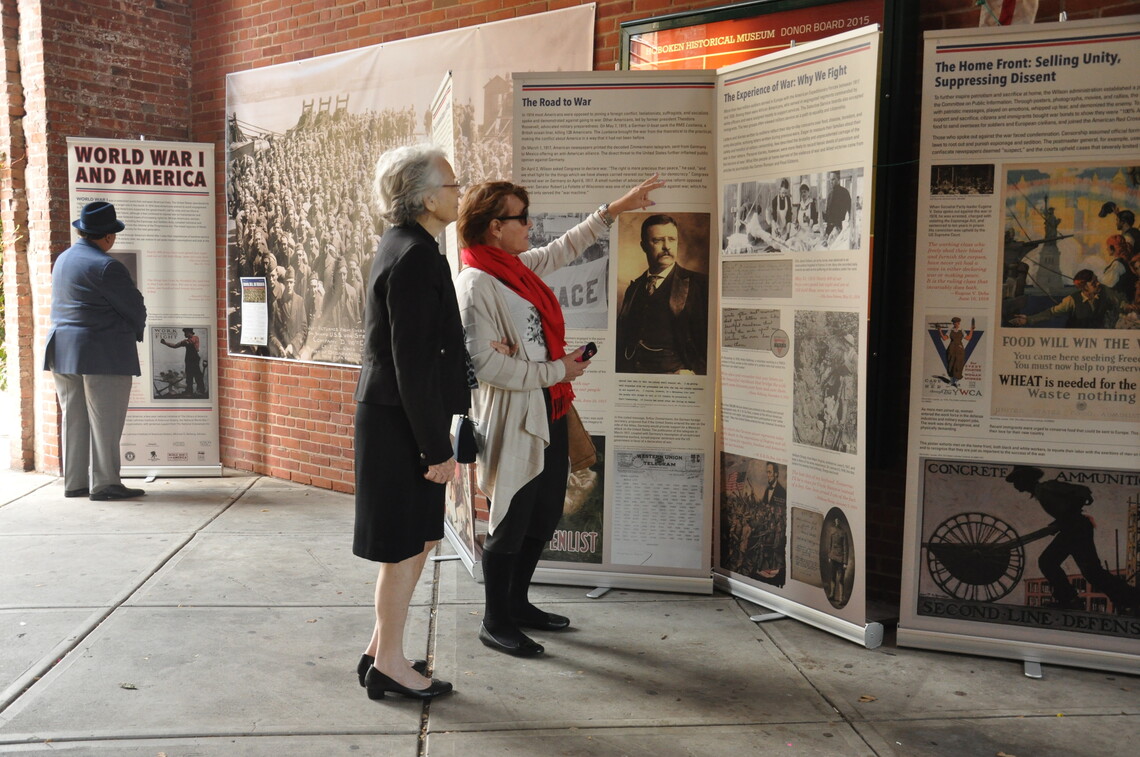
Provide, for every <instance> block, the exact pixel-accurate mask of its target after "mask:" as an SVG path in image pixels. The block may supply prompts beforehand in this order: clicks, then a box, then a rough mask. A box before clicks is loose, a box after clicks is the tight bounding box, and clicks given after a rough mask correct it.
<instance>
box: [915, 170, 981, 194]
mask: <svg viewBox="0 0 1140 757" xmlns="http://www.w3.org/2000/svg"><path fill="white" fill-rule="evenodd" d="M993 193H994V164H993V163H971V164H967V165H950V166H931V167H930V194H932V195H992V194H993Z"/></svg>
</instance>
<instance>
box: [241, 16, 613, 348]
mask: <svg viewBox="0 0 1140 757" xmlns="http://www.w3.org/2000/svg"><path fill="white" fill-rule="evenodd" d="M547 23H549V22H547ZM559 31H560V34H558V35H552V34H550V33H549V32H550V30H549V29H548V28H546V27H545V26H544V24H543V21H542V20H540V19H535V18H519V19H510V20H509V21H505V22H501V23H498V24H488V25H484V26H482V27H479V29H478V33H477V34H476V32H475V30H472V29H469V30H456V31H455V32H449V33H445V34H442V35H435V37H436V39H435V40H433V41H431V42H426V41H425V40H423V39H409V40H403V41H401V42H396V43H389V44H385V45H376V46H373V47H368V48H362V49H360V50H355V51H351V52H348V53H341V54H337V55H329V56H322V58H321V59H320V61H301V62H298V63H294V64H289V65H282V66H270V67H267V68H264V69H260V70H254V71H243V72H239V73H236V74H230V75H229V76H228V77H227V91H226V119H227V120H226V131H225V134H226V174H227V187H226V212H227V215H228V222H227V226H228V239H227V249H228V252H227V282H228V283H227V298H228V303H229V320H230V333H229V339H228V345H229V351H230V352H231V353H238V354H249V355H258V356H263V357H272V358H281V359H288V360H292V359H297V360H303V361H309V362H319V363H333V364H344V365H359V363H360V345H361V340H362V338H363V321H362V318H363V302H364V297H365V288H366V285H367V282H368V276H369V271H370V268H371V262H372V258H373V256H374V254H375V252H376V244H377V240H378V239H379V237H380V235H381V234H382V233H383V231H384V227H383V223H382V222H381V221H380V218H379V214H378V212H377V209H376V208H375V206H374V202H373V194H372V182H373V175H374V169H375V165H376V160H377V158H378V157H379V156H380V154H381V153H383V152H384V151H385V150H388V149H390V148H392V147H397V146H400V145H406V144H413V143H417V142H427V141H430V140H431V136H432V133H433V129H432V123H431V113H430V105H431V98H432V95H433V93H434V92H436V90H437V89H438V87H439V84H440V82H441V81H442V80H443V78H444V76H445V75H447V73H448V71H449V70H450V71H453V72H454V73H453V85H454V90H455V95H454V107H453V111H452V112H453V116H454V118H455V129H454V136H455V153H456V154H455V166H456V167H457V170H458V169H459V168H460V167H462V170H461V171H460V173H461V174H462V175H461V176H459V177H457V178H458V179H459V180H460V181H461V182H462V183H463V184H465V185H471V184H474V183H477V182H479V181H483V180H490V179H505V180H510V179H511V178H512V166H511V128H512V126H511V125H512V113H511V109H512V97H511V96H512V92H513V85H512V82H511V74H510V72H512V71H525V70H527V69H529V68H533V67H535V66H536V65H538V66H541V67H543V68H547V67H553V68H557V69H564V70H579V69H581V68H584V67H588V66H589V62H590V60H589V57H588V53H589V51H590V49H591V48H590V45H589V38H590V34H591V33H592V26H588V25H584V24H583V25H581V28H579V25H573V24H571V25H568V26H566V27H564V28H561V29H560V30H559ZM447 35H452V36H454V37H455V40H454V42H453V43H452V44H447V40H446V39H445V37H446V36H447ZM554 37H557V39H554ZM464 41H466V42H465V43H464ZM583 51H585V53H586V55H585V56H584V54H583ZM539 61H541V63H539ZM379 72H383V73H382V74H381V73H379ZM290 275H291V276H292V279H293V282H292V293H291V294H289V293H287V287H288V286H289V283H288V279H289V277H290ZM242 277H264V278H265V279H266V282H267V286H268V291H267V300H268V302H267V317H268V320H269V323H268V337H269V338H268V339H267V340H266V342H267V343H266V344H249V343H245V344H243V343H242V340H241V338H240V337H241V320H242V312H241V286H240V281H241V278H242ZM282 297H285V298H286V299H287V300H289V304H288V305H287V306H285V307H284V308H282V307H279V305H278V300H279V299H280V298H282ZM279 318H280V319H282V320H284V321H286V323H285V324H283V325H279V324H278V323H277V320H278V319H279ZM247 342H248V340H247Z"/></svg>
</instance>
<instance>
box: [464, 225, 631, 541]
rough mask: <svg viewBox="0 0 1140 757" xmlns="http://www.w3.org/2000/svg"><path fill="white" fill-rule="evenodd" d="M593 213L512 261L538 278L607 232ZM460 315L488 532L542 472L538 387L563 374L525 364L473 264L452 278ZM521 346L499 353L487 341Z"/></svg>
mask: <svg viewBox="0 0 1140 757" xmlns="http://www.w3.org/2000/svg"><path fill="white" fill-rule="evenodd" d="M608 230H609V227H607V226H606V224H605V223H604V222H603V221H602V219H601V217H600V216H599V215H598V214H597V213H591V214H590V216H589V217H588V218H586V220H584V221H582V223H580V224H578V225H577V226H575V227H574V228H572V229H570V230H569V231H567V232H566V233H565V234H563V235H562V236H560V237H559V238H558V239H556V240H554V241H553V242H551V243H550V244H548V245H547V246H545V247H538V248H535V249H533V250H527V251H526V252H524V253H521V254H520V255H519V256H518V257H519V260H520V261H521V262H522V263H523V264H524V265H525V266H526V267H528V268H530V269H531V270H532V271H534V272H535V273H537V274H538V275H539V276H545V275H546V274H548V273H550V272H552V271H556V270H558V269H559V268H561V267H562V266H564V265H566V264H567V263H569V262H571V261H573V260H574V259H576V258H577V257H578V256H579V255H581V254H582V253H583V252H585V251H586V248H587V247H589V246H590V245H592V244H593V243H594V242H596V241H597V240H598V238H599V237H601V236H603V235H604V234H606V233H607V232H608ZM455 290H456V295H457V296H458V297H459V315H460V318H461V319H462V320H463V330H464V332H465V335H466V339H467V351H468V352H469V353H470V354H471V362H472V363H474V365H475V375H476V376H477V377H478V378H479V388H478V389H476V390H474V391H473V392H472V393H471V407H472V417H473V418H474V419H475V421H476V423H477V425H476V427H475V436H476V439H477V440H478V442H479V453H478V455H477V456H476V460H475V471H476V476H477V480H478V483H479V488H480V489H481V490H482V491H483V493H484V494H486V495H487V497H488V498H489V499H490V500H491V522H490V524H489V531H490V532H491V533H494V531H495V528H496V527H497V526H498V525H499V524H500V523H502V521H503V518H504V517H505V516H506V514H507V508H508V506H509V505H510V504H511V500H512V499H513V498H514V496H515V493H516V492H518V490H519V489H521V488H522V487H523V486H524V485H525V484H526V483H527V482H528V481H530V480H531V479H533V478H534V477H535V476H537V475H538V474H539V473H541V472H542V467H543V451H544V450H545V449H546V446H547V445H548V444H549V443H550V424H549V423H548V421H547V418H546V403H545V401H544V400H543V398H542V390H543V388H545V387H548V386H554V385H555V384H557V383H559V382H560V381H562V379H563V378H565V376H566V367H565V366H564V365H563V364H562V361H561V360H552V361H544V362H531V361H529V360H528V359H527V357H526V351H525V350H524V349H521V343H522V342H521V336H520V335H519V333H518V330H517V329H516V328H515V324H514V322H513V321H512V320H511V315H510V311H509V310H508V309H507V304H506V302H505V301H504V300H503V297H502V295H501V294H500V293H499V291H498V284H497V281H496V279H495V278H494V277H493V276H491V274H489V273H486V272H484V271H481V270H479V269H477V268H464V269H463V270H462V271H460V272H459V275H458V276H457V277H456V279H455ZM492 341H496V342H501V341H507V342H509V343H511V344H517V345H520V349H519V350H518V352H517V353H516V354H515V355H513V356H509V355H504V354H502V353H500V352H497V351H495V350H494V349H493V348H492V347H491V342H492Z"/></svg>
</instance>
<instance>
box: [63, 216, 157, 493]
mask: <svg viewBox="0 0 1140 757" xmlns="http://www.w3.org/2000/svg"><path fill="white" fill-rule="evenodd" d="M71 225H72V226H74V227H75V228H76V229H78V231H79V236H80V240H79V241H78V242H76V243H75V244H73V245H72V246H71V247H69V248H68V249H66V250H64V251H63V253H62V254H61V255H60V256H59V257H58V258H57V259H56V261H55V265H54V267H53V268H52V294H51V331H50V332H49V333H48V338H47V349H46V350H45V353H44V369H45V370H50V371H51V372H52V374H53V375H54V377H55V388H56V394H58V396H59V404H60V408H61V409H62V410H63V485H64V496H67V497H87V496H90V498H91V499H93V500H97V501H103V500H112V499H130V498H132V497H140V496H142V495H143V494H145V493H146V492H144V491H143V490H142V489H128V488H127V487H125V486H123V483H122V479H121V478H120V477H119V465H120V456H119V440H120V438H121V437H122V435H123V425H124V424H125V423H126V419H127V406H128V404H129V400H130V394H131V377H132V376H138V375H139V373H140V371H139V355H138V348H137V347H136V346H135V343H136V342H141V341H142V339H143V327H144V326H145V325H146V306H145V305H144V304H143V296H142V293H141V292H139V290H138V287H136V286H135V283H134V282H133V281H132V280H131V275H130V273H129V272H128V271H127V267H126V266H125V265H123V264H122V263H121V262H119V261H118V260H115V259H114V258H113V257H111V256H110V255H108V254H107V251H108V250H110V249H111V247H112V246H114V244H115V235H116V234H117V233H118V232H120V231H122V230H123V229H124V228H126V225H125V224H124V223H123V222H122V221H120V220H119V219H118V218H117V217H116V214H115V206H114V205H112V204H111V203H109V202H91V203H88V204H87V205H85V206H84V207H83V211H82V212H81V214H80V216H79V219H78V220H76V221H73V222H72V224H71ZM88 466H90V478H89V477H88Z"/></svg>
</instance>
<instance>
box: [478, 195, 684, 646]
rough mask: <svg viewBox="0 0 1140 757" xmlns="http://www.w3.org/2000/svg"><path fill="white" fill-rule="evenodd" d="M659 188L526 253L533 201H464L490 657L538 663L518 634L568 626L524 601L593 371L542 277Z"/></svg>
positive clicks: (562, 494)
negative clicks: (577, 408) (569, 341)
mask: <svg viewBox="0 0 1140 757" xmlns="http://www.w3.org/2000/svg"><path fill="white" fill-rule="evenodd" d="M664 184H665V183H664V182H663V181H660V180H658V178H657V176H656V175H654V176H652V177H651V178H649V179H647V180H646V181H644V182H642V183H641V184H639V185H638V186H636V187H634V188H633V189H631V190H630V191H629V192H627V193H626V194H625V195H623V196H622V197H621V199H619V200H617V201H615V202H612V203H609V204H607V205H603V206H602V207H600V208H599V209H598V210H597V211H596V212H594V213H591V214H590V215H589V216H588V217H587V218H586V220H584V221H582V223H580V224H578V225H577V226H575V227H574V228H572V229H570V230H569V231H567V232H566V233H565V234H563V235H562V236H561V237H559V238H558V239H556V240H555V241H553V242H551V243H550V244H548V245H547V246H545V247H539V248H536V249H530V227H531V223H530V217H529V212H528V205H529V203H530V198H529V196H528V195H527V192H526V190H525V189H524V188H522V187H520V186H518V185H516V184H512V183H510V182H506V181H493V182H487V183H484V184H479V185H477V186H475V187H472V188H471V189H469V190H467V191H466V192H465V193H464V195H463V201H462V204H461V206H460V208H459V225H458V231H459V237H460V242H461V244H463V245H464V248H463V250H462V252H461V255H460V258H461V260H462V262H463V265H464V269H463V270H462V271H460V273H459V276H458V277H457V279H456V293H457V295H458V297H459V309H460V316H461V318H462V320H463V328H464V331H465V334H466V340H467V348H468V351H469V352H470V353H471V360H472V362H473V363H474V365H475V375H476V377H477V378H478V379H479V387H478V388H477V389H476V390H475V391H474V392H473V393H472V413H473V415H474V417H475V420H476V424H477V426H476V428H477V435H478V436H479V437H480V445H479V454H478V459H477V460H476V471H477V475H478V481H479V487H480V488H481V489H482V491H483V492H484V493H485V494H486V495H487V497H488V499H489V500H490V503H491V519H490V524H489V529H488V535H487V540H486V542H485V543H484V545H483V560H482V565H483V588H484V592H485V594H486V608H485V611H484V614H483V624H482V626H481V627H480V629H479V639H480V640H481V641H482V642H483V643H484V644H485V645H487V646H488V647H491V648H492V649H496V650H498V651H501V652H505V653H507V654H511V655H515V656H518V657H532V656H534V655H538V654H542V652H543V651H544V650H543V647H542V645H541V644H538V643H537V642H535V641H534V640H532V639H531V638H529V637H528V636H527V635H526V634H524V633H523V632H522V630H521V629H523V628H533V629H538V630H542V631H557V630H561V629H563V628H566V627H568V626H569V625H570V620H569V619H568V618H566V617H564V616H562V615H556V614H554V613H548V612H545V611H543V610H540V609H539V608H537V607H535V606H534V605H532V604H531V603H530V600H529V598H528V596H527V593H528V590H529V588H530V582H531V578H532V577H533V575H534V570H535V568H536V567H537V565H538V560H539V557H540V556H541V555H542V549H543V546H544V545H545V544H546V542H547V541H549V540H550V538H551V537H552V536H553V535H554V529H555V528H556V527H557V525H558V521H559V519H560V518H561V517H562V506H563V503H564V501H565V499H566V478H567V476H568V474H569V467H570V466H569V460H568V454H569V448H568V444H567V437H566V412H567V410H568V409H569V408H570V403H571V401H572V400H573V399H574V390H573V388H571V382H572V381H574V379H576V378H578V377H579V376H581V375H582V373H583V372H584V371H585V370H586V368H587V367H588V366H589V362H588V361H586V362H579V359H580V358H581V356H582V351H581V348H579V349H577V350H575V351H574V352H571V353H569V354H567V352H566V323H565V320H564V319H563V316H562V307H561V306H560V305H559V304H558V299H557V297H556V296H555V295H554V292H553V291H551V289H550V287H548V286H547V285H546V284H545V283H544V282H543V281H542V279H541V278H540V277H541V276H544V275H546V274H548V273H550V272H552V271H555V270H557V269H558V268H561V267H562V266H564V265H566V264H567V263H570V262H571V261H573V260H574V259H575V258H577V257H578V256H579V255H581V254H582V253H583V252H584V251H585V250H586V249H587V248H588V247H589V246H590V245H592V244H594V243H595V242H596V241H597V240H598V239H599V238H601V237H602V236H604V235H606V234H608V232H609V227H610V225H612V224H613V221H614V217H615V216H617V215H618V214H620V213H622V212H624V211H626V210H640V209H643V208H647V207H649V206H651V205H653V202H652V201H651V200H650V199H649V193H650V192H651V191H653V190H654V189H657V188H659V187H662V186H664ZM494 342H502V343H505V344H506V345H508V347H509V349H508V350H505V351H504V350H500V349H498V348H496V347H495V346H494V345H493V343H494Z"/></svg>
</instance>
